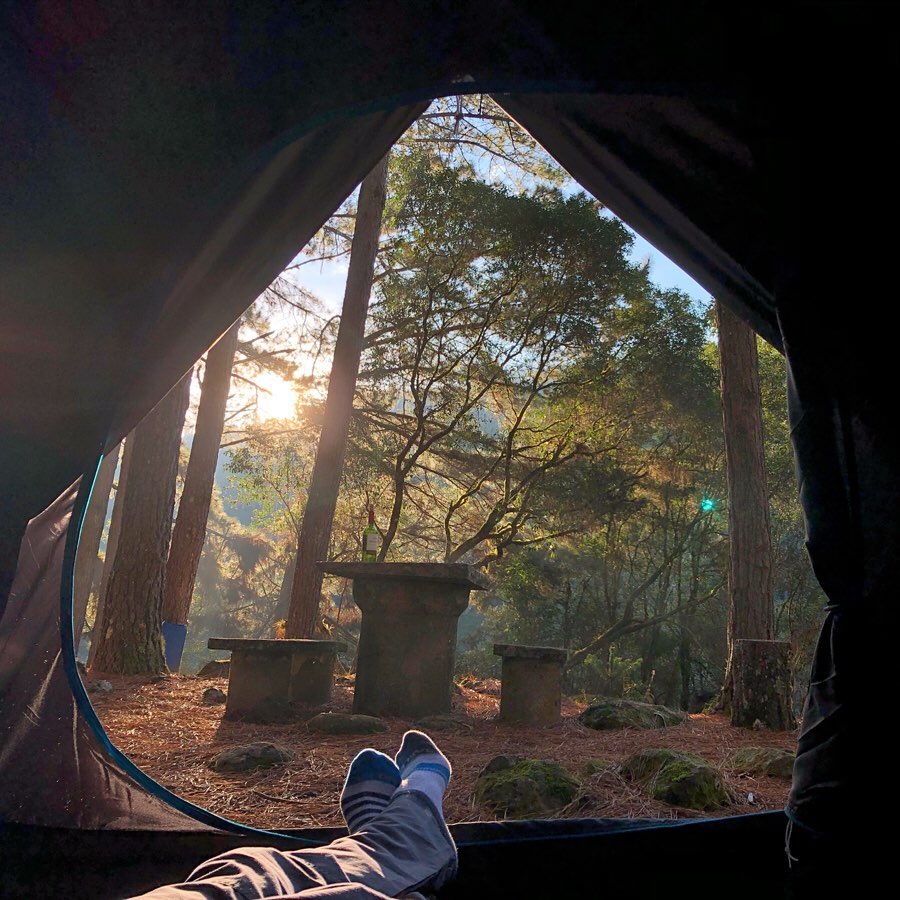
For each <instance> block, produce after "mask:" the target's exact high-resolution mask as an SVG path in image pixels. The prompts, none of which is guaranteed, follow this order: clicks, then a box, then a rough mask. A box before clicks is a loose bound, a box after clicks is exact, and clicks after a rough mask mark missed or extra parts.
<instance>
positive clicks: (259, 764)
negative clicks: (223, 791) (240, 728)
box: [208, 741, 294, 772]
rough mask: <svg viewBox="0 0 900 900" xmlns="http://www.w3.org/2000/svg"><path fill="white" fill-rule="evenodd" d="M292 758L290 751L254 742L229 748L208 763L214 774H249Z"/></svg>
mask: <svg viewBox="0 0 900 900" xmlns="http://www.w3.org/2000/svg"><path fill="white" fill-rule="evenodd" d="M293 758H294V755H293V753H291V751H290V750H286V749H285V748H284V747H278V746H277V745H275V744H269V743H266V742H265V741H256V742H254V743H252V744H244V745H242V746H240V747H229V748H228V749H227V750H222V751H221V752H219V753H217V754H216V755H215V756H214V757H213V758H212V759H211V760H210V761H209V763H208V765H209V767H210V768H211V769H215V771H216V772H250V771H252V770H253V769H270V768H271V767H272V766H280V765H283V764H284V763H287V762H290V761H291V760H292V759H293Z"/></svg>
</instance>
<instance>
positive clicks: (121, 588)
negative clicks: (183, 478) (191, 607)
mask: <svg viewBox="0 0 900 900" xmlns="http://www.w3.org/2000/svg"><path fill="white" fill-rule="evenodd" d="M192 374H193V373H192V372H188V373H187V374H186V375H185V376H184V377H183V378H182V379H181V381H179V382H178V384H177V385H176V386H175V387H174V388H172V390H171V391H170V392H169V393H168V394H167V395H166V397H165V398H164V399H163V400H162V401H161V402H160V403H159V405H158V406H157V407H156V408H155V409H154V410H153V411H152V412H151V413H150V415H148V416H147V418H146V419H144V421H143V422H141V424H140V425H138V427H137V428H135V430H134V433H133V435H132V437H131V438H130V439H129V440H133V441H134V449H133V454H134V455H133V457H132V459H131V466H130V471H129V473H128V490H127V491H126V493H125V497H124V504H125V505H124V508H123V515H122V533H121V536H120V538H119V547H118V550H117V551H116V556H115V559H114V560H113V564H112V572H111V574H110V577H109V585H108V587H107V592H106V603H105V609H104V613H103V630H102V632H101V633H100V634H98V635H97V638H98V641H99V646H98V647H97V653H96V655H95V657H94V666H93V667H94V668H95V669H98V670H99V671H101V672H113V673H116V674H119V675H143V674H162V673H164V672H165V671H166V661H165V659H164V657H163V648H162V637H161V633H160V614H159V613H160V607H161V605H162V593H163V580H164V577H165V571H166V555H167V553H168V549H169V535H170V534H171V530H172V511H173V509H174V506H175V482H176V480H177V476H178V456H179V451H180V449H181V430H182V428H183V427H184V415H185V412H186V411H187V405H188V396H189V393H190V386H191V375H192Z"/></svg>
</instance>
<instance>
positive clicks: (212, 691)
mask: <svg viewBox="0 0 900 900" xmlns="http://www.w3.org/2000/svg"><path fill="white" fill-rule="evenodd" d="M227 699H228V698H227V697H226V696H225V692H224V691H220V690H219V689H218V688H214V687H210V688H207V689H206V690H205V691H204V692H203V700H202V702H203V705H204V706H218V705H219V704H221V703H224V702H225V701H226V700H227Z"/></svg>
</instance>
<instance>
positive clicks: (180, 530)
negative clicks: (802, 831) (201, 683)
mask: <svg viewBox="0 0 900 900" xmlns="http://www.w3.org/2000/svg"><path fill="white" fill-rule="evenodd" d="M239 328H240V320H238V321H237V322H235V323H234V325H232V326H231V328H229V329H228V331H226V332H225V334H224V335H222V337H221V338H220V339H219V341H218V342H217V343H216V344H215V345H214V346H213V347H212V348H211V349H210V351H209V352H208V353H207V355H206V369H205V371H204V373H203V387H202V390H201V393H200V404H199V406H198V408H197V427H196V430H195V431H194V442H193V444H192V445H191V456H190V460H189V461H188V466H187V472H186V473H185V476H184V489H183V490H182V492H181V500H180V501H179V504H178V515H177V517H176V519H175V526H174V528H173V529H172V544H171V547H170V548H169V559H168V563H167V564H166V574H165V582H164V586H163V601H162V611H161V617H162V620H163V621H164V622H173V623H177V624H179V625H186V624H187V621H188V613H189V612H190V608H191V599H192V597H193V593H194V580H195V579H196V577H197V566H198V565H199V563H200V554H201V553H202V552H203V542H204V540H205V539H206V522H207V519H208V518H209V504H210V500H211V499H212V490H213V481H214V479H215V474H216V461H217V460H218V456H219V444H220V443H221V441H222V429H223V427H224V424H225V407H226V404H227V402H228V392H229V390H230V388H231V369H232V366H233V365H234V354H235V351H236V349H237V339H238V330H239Z"/></svg>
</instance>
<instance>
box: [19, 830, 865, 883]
mask: <svg viewBox="0 0 900 900" xmlns="http://www.w3.org/2000/svg"><path fill="white" fill-rule="evenodd" d="M784 824H785V818H784V815H783V814H782V813H780V812H776V813H760V814H756V815H749V816H737V817H734V818H729V819H708V820H693V821H676V820H672V819H668V820H662V821H660V820H653V819H573V820H552V819H548V820H539V821H520V822H519V821H510V822H477V823H460V824H458V825H452V826H451V827H450V830H451V833H452V835H453V838H454V840H455V841H456V844H457V847H458V850H459V873H458V875H457V878H456V879H455V880H454V881H453V882H451V883H450V884H448V885H446V886H445V887H444V888H442V890H441V892H440V895H439V896H440V897H441V900H456V898H461V900H482V898H484V900H501V898H506V897H510V898H517V900H520V898H522V897H534V898H551V897H552V898H561V900H562V898H569V897H578V898H581V897H584V896H585V893H586V889H587V891H595V892H597V893H600V894H603V895H606V894H620V893H621V894H626V895H628V896H634V897H657V896H676V897H678V896H681V895H682V894H683V893H685V892H686V891H689V892H690V896H691V897H692V898H697V900H706V898H709V900H721V898H722V897H723V896H728V897H733V898H736V900H737V898H740V900H744V898H746V900H759V898H760V897H765V898H777V897H780V896H782V895H783V888H784V883H785V867H786V863H785V858H784V854H783V853H781V852H780V851H781V844H782V841H783V835H784ZM302 834H303V835H305V836H315V837H316V838H318V839H319V840H321V841H322V842H327V841H330V840H333V839H334V838H337V837H341V836H342V835H343V834H345V832H344V831H343V830H341V829H337V828H330V829H305V830H304V831H303V832H302ZM2 837H3V840H4V843H3V847H4V856H5V860H4V862H5V868H4V870H3V872H4V888H5V889H6V891H7V894H6V895H5V896H11V897H19V896H23V897H24V896H34V892H33V886H34V881H35V877H34V875H35V871H36V870H38V869H39V870H40V872H41V880H40V885H41V894H42V895H43V896H55V895H61V896H65V897H67V898H71V900H81V898H85V900H120V898H122V897H124V896H134V895H136V894H139V893H141V892H143V891H146V890H149V889H151V888H154V887H158V886H159V885H160V884H166V883H174V882H178V881H179V880H181V879H183V878H184V877H185V875H186V874H187V873H188V872H190V871H191V870H192V869H193V868H194V867H195V866H196V865H197V864H198V863H200V862H201V861H203V860H205V859H209V858H210V857H213V856H216V855H218V854H219V853H224V852H226V851H228V850H232V849H235V848H236V847H238V846H274V847H277V848H279V849H291V846H292V844H291V839H290V837H289V836H287V837H282V838H264V837H260V836H258V835H256V836H254V835H250V836H241V837H236V836H234V835H226V834H222V833H220V832H196V831H192V832H183V831H178V830H177V829H171V830H169V831H109V830H104V831H92V830H87V829H84V830H81V831H73V830H71V829H59V828H35V827H26V826H18V825H11V826H8V827H7V828H6V829H5V831H4V832H3V834H2ZM648 863H649V864H648ZM695 865H696V866H698V867H699V868H700V869H701V870H702V871H701V872H700V874H697V875H692V874H691V873H690V871H689V870H690V869H691V868H692V867H693V866H695ZM73 871H79V872H80V873H81V874H80V877H79V878H78V879H77V881H76V880H73V879H72V878H71V873H72V872H73ZM561 873H562V874H561ZM735 873H739V877H735ZM861 883H864V880H863V879H861ZM726 886H727V888H726Z"/></svg>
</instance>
